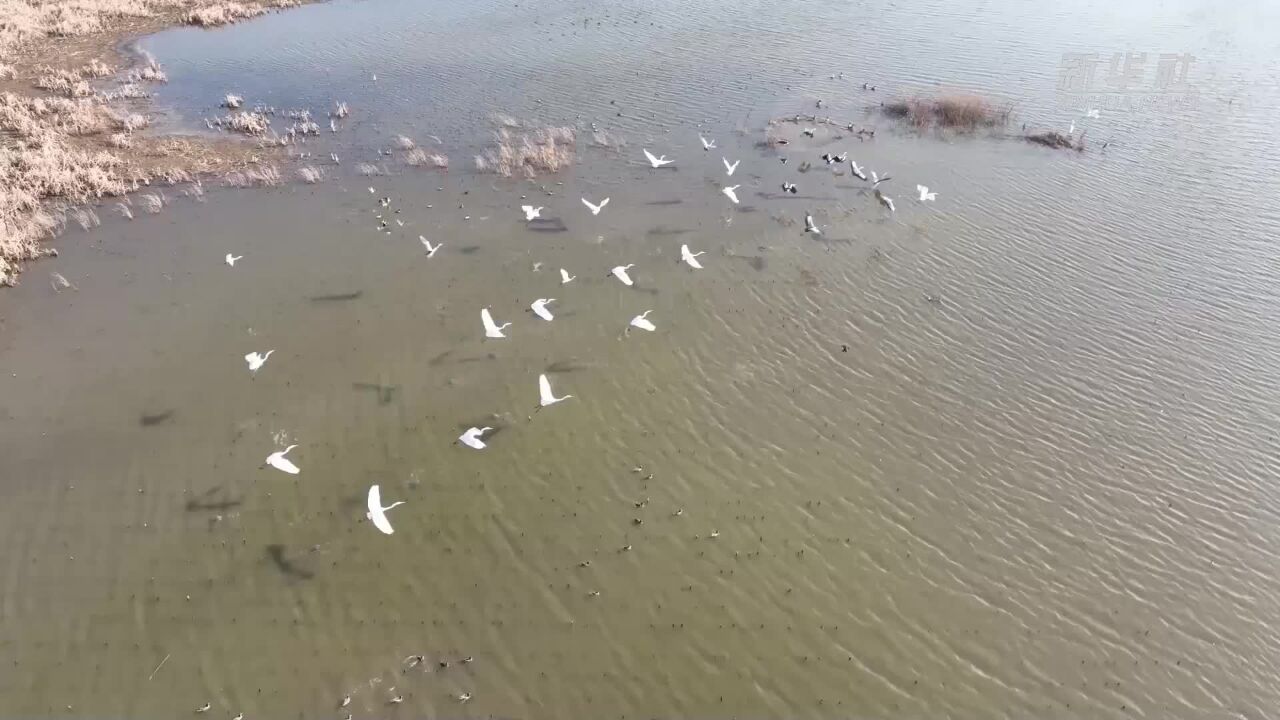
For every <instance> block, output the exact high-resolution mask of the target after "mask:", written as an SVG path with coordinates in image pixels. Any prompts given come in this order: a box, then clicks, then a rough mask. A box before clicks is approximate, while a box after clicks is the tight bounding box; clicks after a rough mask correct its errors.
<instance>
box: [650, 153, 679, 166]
mask: <svg viewBox="0 0 1280 720" xmlns="http://www.w3.org/2000/svg"><path fill="white" fill-rule="evenodd" d="M644 156H645V157H647V158H649V164H650V165H652V166H654V167H656V168H660V167H662V166H663V165H670V164H671V163H673V162H675V160H668V159H667V156H666V155H663V156H662V157H654V156H653V153H651V152H649V151H648V150H645V151H644Z"/></svg>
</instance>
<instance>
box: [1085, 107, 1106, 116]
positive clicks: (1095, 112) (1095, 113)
mask: <svg viewBox="0 0 1280 720" xmlns="http://www.w3.org/2000/svg"><path fill="white" fill-rule="evenodd" d="M1084 116H1085V117H1090V118H1097V117H1102V113H1101V112H1100V111H1099V110H1098V108H1090V109H1089V111H1088V112H1086V113H1085V114H1084Z"/></svg>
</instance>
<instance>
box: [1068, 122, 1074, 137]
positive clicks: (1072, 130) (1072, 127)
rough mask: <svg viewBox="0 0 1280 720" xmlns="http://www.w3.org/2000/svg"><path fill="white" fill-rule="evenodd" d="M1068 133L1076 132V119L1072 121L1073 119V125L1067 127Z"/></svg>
mask: <svg viewBox="0 0 1280 720" xmlns="http://www.w3.org/2000/svg"><path fill="white" fill-rule="evenodd" d="M1067 134H1068V135H1075V134H1076V121H1075V120H1072V121H1071V127H1069V128H1067Z"/></svg>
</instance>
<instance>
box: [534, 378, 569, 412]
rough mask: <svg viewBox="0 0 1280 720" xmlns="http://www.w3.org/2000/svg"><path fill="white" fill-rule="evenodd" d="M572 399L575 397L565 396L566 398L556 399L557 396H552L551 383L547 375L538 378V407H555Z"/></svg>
mask: <svg viewBox="0 0 1280 720" xmlns="http://www.w3.org/2000/svg"><path fill="white" fill-rule="evenodd" d="M571 397H573V396H572V395H565V396H564V397H556V396H555V395H552V394H551V381H550V380H548V379H547V374H546V373H543V374H541V375H539V376H538V407H546V406H548V405H555V404H556V403H558V402H561V401H563V400H568V399H569V398H571Z"/></svg>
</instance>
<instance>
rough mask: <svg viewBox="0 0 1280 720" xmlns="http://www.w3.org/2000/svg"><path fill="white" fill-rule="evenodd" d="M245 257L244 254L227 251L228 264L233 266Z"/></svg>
mask: <svg viewBox="0 0 1280 720" xmlns="http://www.w3.org/2000/svg"><path fill="white" fill-rule="evenodd" d="M243 257H244V256H243V255H232V254H231V253H227V264H228V265H230V266H231V267H235V266H236V261H237V260H239V259H240V258H243Z"/></svg>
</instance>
